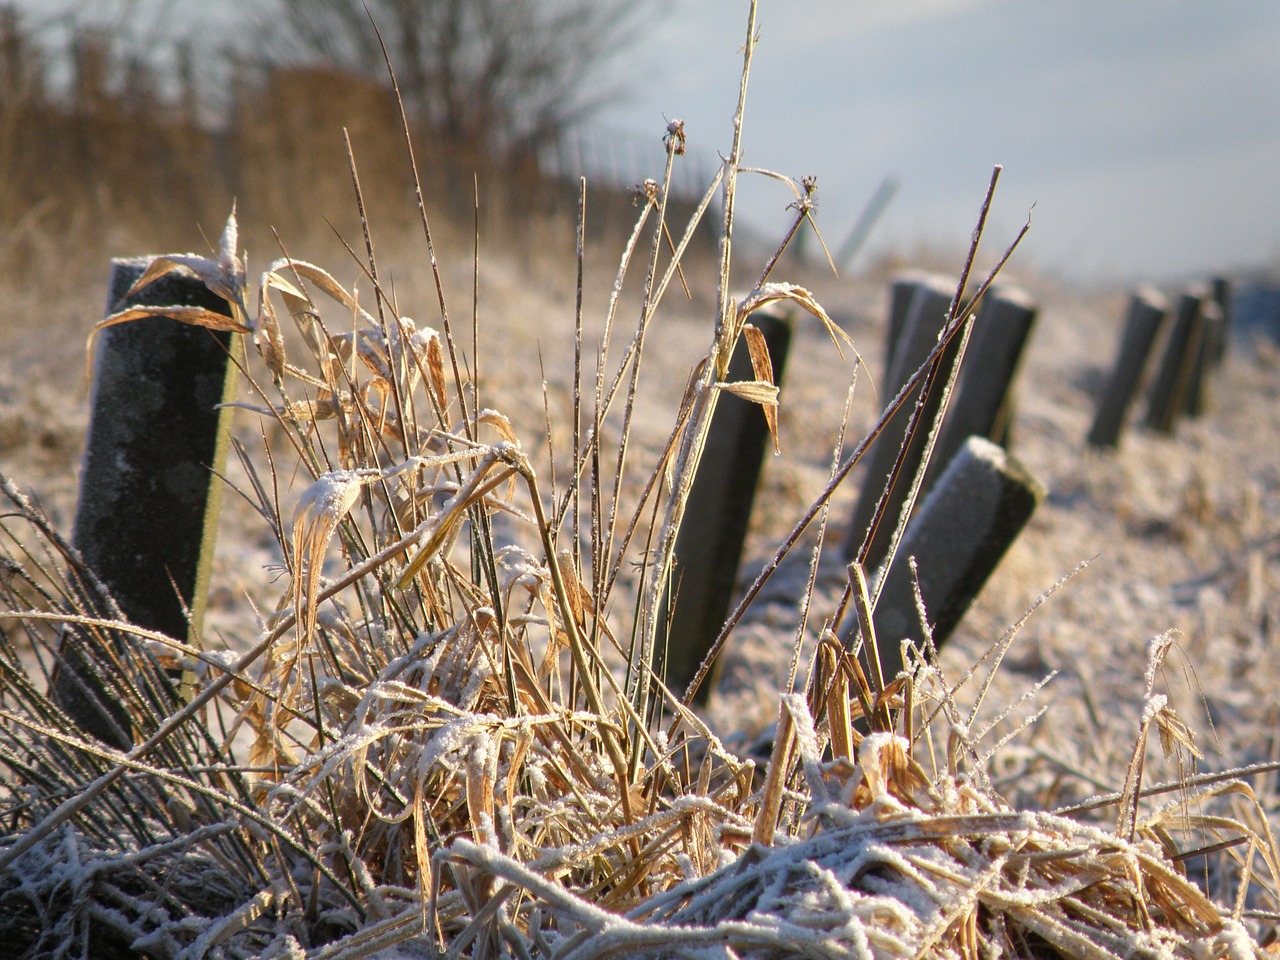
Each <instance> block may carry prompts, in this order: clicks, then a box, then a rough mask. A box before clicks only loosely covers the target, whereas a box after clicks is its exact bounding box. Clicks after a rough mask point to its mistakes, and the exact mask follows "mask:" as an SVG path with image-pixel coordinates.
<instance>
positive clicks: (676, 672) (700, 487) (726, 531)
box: [657, 312, 791, 703]
mask: <svg viewBox="0 0 1280 960" xmlns="http://www.w3.org/2000/svg"><path fill="white" fill-rule="evenodd" d="M750 322H751V323H752V324H753V325H755V326H756V327H758V328H759V329H760V332H761V333H763V334H764V337H765V342H766V344H767V345H768V348H769V357H770V362H771V363H772V365H773V376H774V382H775V383H776V384H778V385H781V384H782V374H783V369H784V367H785V365H786V362H787V351H788V349H789V348H790V345H791V322H790V321H789V320H787V319H785V318H783V317H781V316H777V315H774V314H770V313H765V312H757V313H754V314H752V315H751V320H750ZM753 377H754V375H753V373H752V367H751V358H750V355H749V353H748V351H747V345H746V343H745V342H744V341H742V340H739V341H738V345H737V347H736V348H735V349H734V351H733V356H732V357H731V358H730V360H729V371H728V382H734V381H743V380H751V379H753ZM770 443H771V440H770V437H769V429H768V426H767V423H766V421H765V416H764V411H763V410H761V409H760V406H759V404H756V403H753V402H751V401H749V400H745V399H743V398H742V397H736V396H734V395H732V394H730V393H722V394H721V395H720V398H719V400H718V401H717V402H716V410H715V414H714V415H713V416H712V418H711V427H710V429H709V431H708V433H707V442H706V446H705V448H704V449H703V453H702V459H701V460H700V461H699V462H698V472H697V474H696V475H695V476H694V479H693V487H692V488H691V489H690V491H689V502H688V505H687V506H686V508H685V516H684V523H683V524H682V525H681V527H680V532H679V533H678V534H677V535H676V547H675V564H674V567H673V582H672V584H671V585H670V586H669V587H668V590H667V596H666V599H665V600H664V603H663V607H664V609H666V610H667V611H669V619H668V621H667V622H666V624H665V625H662V626H660V627H659V632H658V646H657V649H658V655H659V658H660V659H659V663H660V664H661V666H660V667H659V669H658V674H659V676H663V677H664V678H665V680H666V682H667V684H668V685H669V686H670V687H671V688H672V689H674V690H676V691H677V692H681V691H683V690H684V688H685V687H686V686H687V685H688V683H689V681H690V680H692V679H693V675H694V674H695V673H696V672H697V670H698V667H699V665H700V664H701V663H702V660H703V658H704V657H705V656H706V654H707V652H708V651H709V650H710V648H711V644H712V643H713V642H714V640H715V638H716V636H717V635H718V634H719V632H720V628H721V627H722V626H723V625H724V621H725V618H726V617H728V615H729V610H730V604H731V602H732V600H733V592H734V587H735V585H736V582H737V576H738V567H739V564H740V563H741V559H742V548H743V545H744V543H745V542H746V537H747V525H748V523H749V522H750V519H751V505H752V501H753V500H754V499H755V493H756V485H757V481H758V479H759V476H760V467H761V464H762V463H763V461H764V453H765V449H766V448H767V446H768V445H769V444H770ZM664 630H665V632H664ZM664 670H665V673H664ZM714 676H715V675H714V674H712V678H713V679H712V681H711V682H707V683H704V684H703V685H702V686H701V687H700V688H699V690H698V695H697V698H696V699H697V702H699V703H705V702H706V699H707V697H708V696H710V694H711V690H712V688H713V687H714V686H715V683H714Z"/></svg>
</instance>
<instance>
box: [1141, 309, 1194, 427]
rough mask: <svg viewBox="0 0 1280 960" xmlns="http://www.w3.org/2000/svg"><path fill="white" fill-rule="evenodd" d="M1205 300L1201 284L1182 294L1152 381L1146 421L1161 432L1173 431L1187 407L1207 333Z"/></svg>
mask: <svg viewBox="0 0 1280 960" xmlns="http://www.w3.org/2000/svg"><path fill="white" fill-rule="evenodd" d="M1203 304H1204V291H1203V289H1199V288H1197V289H1193V290H1188V291H1187V292H1186V293H1184V294H1183V295H1182V296H1181V297H1179V298H1178V306H1177V309H1176V310H1175V311H1174V321H1173V327H1172V328H1171V329H1170V330H1169V339H1168V340H1167V341H1166V342H1165V347H1164V355H1163V356H1162V357H1161V358H1160V368H1159V369H1158V370H1157V371H1156V378H1155V380H1154V382H1153V383H1152V384H1151V393H1150V397H1149V402H1148V406H1147V419H1146V425H1147V426H1148V427H1150V428H1151V429H1152V430H1156V431H1158V432H1160V433H1173V428H1174V425H1175V424H1176V423H1177V420H1178V416H1179V415H1180V414H1182V413H1184V412H1185V411H1186V408H1187V391H1188V389H1189V388H1190V386H1191V381H1192V373H1193V371H1194V368H1195V365H1196V363H1197V362H1198V361H1199V356H1200V341H1201V339H1202V338H1203V336H1204V316H1203V312H1202V306H1203Z"/></svg>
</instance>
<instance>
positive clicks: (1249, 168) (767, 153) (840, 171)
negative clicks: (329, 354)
mask: <svg viewBox="0 0 1280 960" xmlns="http://www.w3.org/2000/svg"><path fill="white" fill-rule="evenodd" d="M247 2H248V0H203V2H200V3H196V2H194V0H87V2H84V7H86V8H89V9H96V8H102V9H106V8H111V9H113V10H114V11H117V12H118V11H119V10H120V8H122V7H126V8H128V7H131V8H132V10H133V11H134V13H135V14H136V13H137V12H138V11H139V9H140V8H144V7H149V8H151V11H154V9H156V8H161V9H164V10H166V11H167V12H168V14H169V15H170V16H172V17H173V19H174V20H178V22H181V23H184V24H186V25H187V26H188V27H191V26H192V25H193V24H199V23H206V24H213V23H220V22H232V23H234V22H235V21H234V19H232V17H231V15H232V14H234V12H235V11H237V10H240V11H241V12H242V11H243V9H244V6H243V4H244V3H247ZM657 2H658V3H659V4H662V5H663V6H661V7H660V11H661V12H660V14H659V15H657V16H655V17H652V18H651V19H650V20H649V22H647V23H646V24H644V25H643V26H642V27H641V28H640V29H638V30H637V31H636V37H635V41H634V44H633V45H632V46H631V47H630V48H629V49H628V50H627V51H626V53H625V54H624V55H623V56H622V57H621V58H620V59H619V60H618V61H617V62H616V63H615V64H614V67H613V75H614V79H616V80H617V81H618V83H619V84H620V85H622V86H624V87H626V88H628V89H630V90H631V94H630V95H629V96H628V97H627V98H626V99H625V100H623V101H622V102H619V103H617V104H615V105H614V106H611V107H610V108H609V109H608V110H606V111H605V112H604V113H603V114H602V115H600V116H599V117H598V118H597V123H598V125H599V126H601V127H602V128H608V129H615V130H623V131H628V132H631V133H634V134H640V135H644V136H646V137H648V136H652V137H653V138H654V139H655V141H656V140H657V139H660V137H661V135H662V131H663V129H664V127H665V121H664V119H663V118H664V116H665V117H672V118H681V119H683V120H684V121H685V122H686V133H687V135H688V138H689V145H690V152H691V156H693V157H701V158H703V162H704V163H706V162H707V161H708V160H714V158H715V156H716V155H717V153H723V152H726V151H727V150H728V148H729V144H730V137H731V128H730V118H731V115H732V112H733V107H734V104H735V102H736V99H737V90H738V77H739V72H740V68H741V55H740V48H741V46H742V42H743V39H744V38H745V34H746V17H747V9H748V0H657ZM64 3H65V0H25V2H23V3H21V6H23V7H26V8H28V9H41V8H45V9H48V8H49V7H56V6H58V5H60V4H64ZM179 12H181V14H182V16H181V18H179V17H178V16H177V13H179ZM153 15H154V14H153ZM143 19H149V18H146V17H145V16H144V17H143ZM132 22H134V23H136V22H137V18H136V17H135V18H132ZM759 25H760V37H761V42H760V45H759V47H758V49H757V53H756V59H755V63H754V66H753V69H752V74H751V83H750V90H749V96H748V113H747V118H746V123H745V126H744V131H745V133H744V143H745V148H746V161H747V162H748V163H750V164H752V165H756V166H761V167H766V168H770V169H774V170H777V171H779V172H781V173H785V174H788V175H790V176H793V177H795V178H796V179H799V177H801V176H804V175H816V176H817V177H818V184H819V191H818V196H819V201H820V208H819V222H820V223H821V224H822V225H823V230H824V234H825V235H826V237H827V241H828V243H829V244H830V245H832V246H833V247H838V246H839V244H840V242H841V241H842V240H843V239H844V237H845V235H846V234H847V232H848V230H849V228H850V227H851V225H852V224H853V222H854V220H855V219H856V218H857V215H858V212H859V211H860V210H861V209H862V207H863V205H864V204H865V203H866V201H867V199H868V197H869V196H870V195H871V193H872V192H873V191H874V190H875V188H876V186H877V184H879V183H880V181H881V180H882V179H884V178H885V177H893V178H894V179H895V180H897V181H898V183H899V190H898V193H897V195H896V197H895V198H894V200H893V202H892V204H891V205H890V207H889V209H888V211H887V213H886V214H885V216H884V218H883V220H882V221H881V223H880V225H879V227H878V228H877V231H876V233H875V234H874V236H873V238H872V242H871V244H870V249H871V251H872V252H874V251H875V250H876V249H883V248H884V247H886V246H889V247H896V248H898V249H900V250H905V251H909V250H910V249H912V247H913V246H914V245H915V244H916V243H917V242H918V241H922V240H923V241H927V242H930V243H933V244H936V245H939V246H942V247H944V248H946V249H959V248H962V247H963V245H964V244H966V243H967V241H968V237H969V234H970V232H971V230H972V228H973V224H974V220H975V218H976V215H977V210H978V206H979V204H980V202H981V199H982V194H983V191H984V190H985V188H986V184H987V181H988V179H989V177H990V174H991V168H992V166H993V165H994V164H997V163H1000V164H1003V166H1004V173H1003V175H1002V177H1001V184H1000V189H999V192H998V194H997V198H996V204H995V208H994V211H993V215H992V220H991V224H992V226H991V230H990V232H989V235H988V236H989V241H988V242H989V243H990V244H991V245H993V246H994V245H997V244H998V245H999V246H1000V247H1002V248H1003V246H1004V245H1005V244H1006V243H1007V242H1008V240H1010V239H1011V238H1012V237H1013V235H1014V234H1015V233H1016V232H1017V229H1018V228H1019V227H1020V226H1021V225H1022V223H1023V221H1024V220H1025V218H1026V216H1027V211H1028V209H1029V208H1030V207H1031V206H1032V204H1035V210H1034V214H1033V225H1032V230H1031V234H1030V235H1029V237H1028V239H1027V241H1026V244H1025V246H1024V247H1023V248H1022V250H1021V251H1020V252H1019V254H1018V256H1019V258H1020V259H1022V260H1023V261H1030V262H1032V263H1034V264H1036V265H1037V266H1040V267H1042V268H1044V269H1047V270H1049V271H1052V272H1056V273H1060V274H1062V275H1065V276H1067V277H1070V278H1081V279H1096V280H1108V279H1152V280H1162V279H1172V278H1176V277H1179V276H1203V275H1204V274H1206V273H1209V272H1212V271H1216V270H1223V269H1232V268H1238V267H1249V266H1255V265H1264V266H1265V265H1271V266H1276V265H1278V264H1280V3H1277V2H1275V0H760V24H759ZM791 199H792V197H791V195H790V194H789V193H787V192H786V188H785V187H783V186H781V185H779V184H775V183H772V182H770V181H764V180H758V182H755V183H749V184H747V185H746V186H745V187H744V188H743V191H742V192H741V193H740V206H739V209H740V211H741V212H742V214H743V215H744V216H745V217H746V218H747V220H748V222H749V223H750V225H751V226H753V227H755V228H756V229H758V230H761V231H763V232H765V233H766V234H768V235H772V234H776V233H777V232H778V231H779V230H781V229H782V224H784V223H785V222H787V220H788V215H787V214H786V211H785V207H786V205H787V203H789V202H790V200H791ZM863 262H865V261H863Z"/></svg>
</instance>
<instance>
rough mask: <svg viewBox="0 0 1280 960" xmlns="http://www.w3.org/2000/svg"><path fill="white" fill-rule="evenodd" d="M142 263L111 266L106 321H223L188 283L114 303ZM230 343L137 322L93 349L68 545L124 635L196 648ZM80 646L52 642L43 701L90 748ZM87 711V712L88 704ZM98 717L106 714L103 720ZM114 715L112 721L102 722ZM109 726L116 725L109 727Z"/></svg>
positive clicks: (167, 282)
mask: <svg viewBox="0 0 1280 960" xmlns="http://www.w3.org/2000/svg"><path fill="white" fill-rule="evenodd" d="M149 262H150V261H149V259H131V260H114V261H112V271H111V283H110V294H109V298H108V301H107V312H108V313H112V312H115V311H117V310H119V309H121V308H123V307H125V306H147V305H149V306H201V307H205V308H207V309H209V310H213V311H217V312H219V313H223V314H227V313H229V308H228V306H227V303H226V301H224V300H222V299H221V298H219V297H217V296H215V295H214V294H212V293H210V292H209V291H208V289H207V288H206V287H205V286H204V284H203V283H201V282H200V281H199V280H197V279H195V278H194V277H190V276H184V275H181V274H178V273H171V274H169V275H167V276H165V277H162V278H161V279H159V280H157V281H156V282H154V283H152V284H150V285H149V286H147V287H144V288H143V289H142V290H140V291H138V293H136V294H134V295H132V296H130V297H128V299H127V300H125V299H124V298H125V294H126V293H127V291H128V290H129V288H130V286H132V284H133V283H134V281H136V280H137V279H138V278H139V277H140V276H141V275H142V273H143V271H144V270H145V268H146V266H147V264H148V263H149ZM231 337H232V334H230V333H226V332H213V331H210V330H207V329H205V328H203V327H196V326H191V325H188V324H184V323H180V322H178V321H176V320H172V319H170V318H168V317H147V318H145V319H141V320H134V321H130V322H128V323H123V324H120V325H117V326H112V327H108V328H106V329H105V330H103V331H102V334H101V336H100V337H99V341H98V347H97V354H96V357H95V362H94V375H93V388H92V396H91V401H90V402H91V411H90V419H89V429H88V435H87V438H86V442H85V453H84V463H83V467H82V471H81V475H80V493H79V498H78V502H77V504H76V516H75V525H74V528H73V532H72V543H73V544H74V545H75V547H76V549H77V550H78V551H79V552H80V554H81V556H82V557H83V559H84V562H85V565H86V566H87V567H88V568H89V569H90V570H92V571H93V572H94V574H95V575H96V576H97V577H98V579H99V580H101V581H102V583H103V584H104V585H105V586H106V587H107V589H108V590H109V591H110V593H111V595H112V597H113V598H114V599H115V602H116V604H117V605H118V606H119V608H120V612H121V613H122V614H123V615H124V616H125V617H126V618H127V619H128V620H129V621H130V622H131V623H133V624H135V625H137V626H141V627H145V628H147V629H150V630H156V631H159V632H161V633H164V634H167V635H168V636H171V637H174V638H177V639H179V640H183V641H187V642H193V643H194V642H198V640H199V636H200V628H201V622H202V618H203V615H204V608H205V595H206V593H207V587H208V577H209V565H210V562H211V560H212V557H213V545H214V535H215V532H216V521H217V513H218V506H219V501H220V497H221V488H222V483H221V481H220V480H219V479H218V478H217V476H216V475H215V474H216V473H218V472H221V471H222V469H223V466H224V464H225V462H226V452H227V446H228V444H229V428H230V411H229V410H226V409H218V405H219V404H221V403H223V402H224V401H226V400H229V399H231V398H232V394H233V391H234V389H235V380H236V366H235V364H233V363H231V362H229V361H230V351H231V347H232V340H231ZM81 642H84V638H83V635H81V634H79V633H77V632H75V631H68V632H67V633H65V634H64V636H63V642H62V648H63V655H64V669H62V670H60V671H59V675H58V680H57V682H56V684H55V695H56V696H57V697H59V698H60V700H61V701H62V702H63V705H64V707H65V708H66V709H67V712H68V713H69V714H70V715H71V716H72V718H73V719H74V720H76V722H77V723H79V724H80V725H81V727H82V728H84V729H86V730H87V731H89V732H90V733H93V734H94V735H95V736H98V737H99V739H103V740H106V741H108V742H115V741H117V740H118V739H119V737H118V735H117V734H116V733H115V732H113V731H112V730H111V729H110V724H105V725H104V723H105V718H104V717H103V714H102V709H103V698H102V697H101V696H98V695H96V694H97V693H99V692H100V691H95V689H94V688H96V687H98V684H97V682H96V681H92V678H90V680H91V682H90V683H89V684H88V685H86V683H85V682H84V681H85V678H86V671H85V669H84V665H85V663H86V657H87V655H86V654H85V653H84V652H83V651H79V650H77V649H76V645H77V643H81ZM94 700H97V701H98V702H97V703H96V704H95V703H94V702H93V701H94ZM108 709H109V708H108ZM113 715H114V714H113ZM117 719H118V718H117Z"/></svg>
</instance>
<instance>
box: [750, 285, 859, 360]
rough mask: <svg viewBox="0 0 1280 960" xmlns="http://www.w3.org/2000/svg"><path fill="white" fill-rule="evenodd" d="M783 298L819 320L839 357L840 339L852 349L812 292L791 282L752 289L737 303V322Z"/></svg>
mask: <svg viewBox="0 0 1280 960" xmlns="http://www.w3.org/2000/svg"><path fill="white" fill-rule="evenodd" d="M783 300H787V301H790V302H791V303H794V304H796V305H797V306H799V307H801V308H802V309H803V310H805V311H806V312H807V313H811V314H813V315H814V316H815V317H817V318H818V319H819V320H821V321H822V326H823V327H824V328H825V329H826V331H827V336H829V337H830V338H831V342H832V343H834V344H835V345H836V349H837V350H839V351H840V356H841V357H843V356H844V351H843V350H841V349H840V341H841V340H843V341H844V342H845V343H847V344H848V345H849V347H850V348H851V349H852V347H853V340H852V339H851V338H850V337H849V335H848V334H847V333H845V332H844V331H843V330H841V329H840V327H839V326H837V325H836V322H835V321H834V320H832V319H831V317H830V316H828V315H827V311H826V310H824V309H823V307H822V304H820V303H818V301H817V300H815V299H814V296H813V294H812V293H810V292H809V291H808V290H806V289H805V288H804V287H798V286H796V285H795V284H791V283H766V284H764V285H763V286H759V287H756V288H755V289H754V290H752V291H751V292H750V293H749V294H747V295H746V296H745V297H744V298H743V299H742V301H741V302H740V303H739V304H738V323H739V324H743V323H745V322H746V319H747V317H749V316H750V315H751V314H753V313H755V311H757V310H759V309H761V308H762V307H767V306H769V305H770V304H771V303H778V302H780V301H783Z"/></svg>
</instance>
